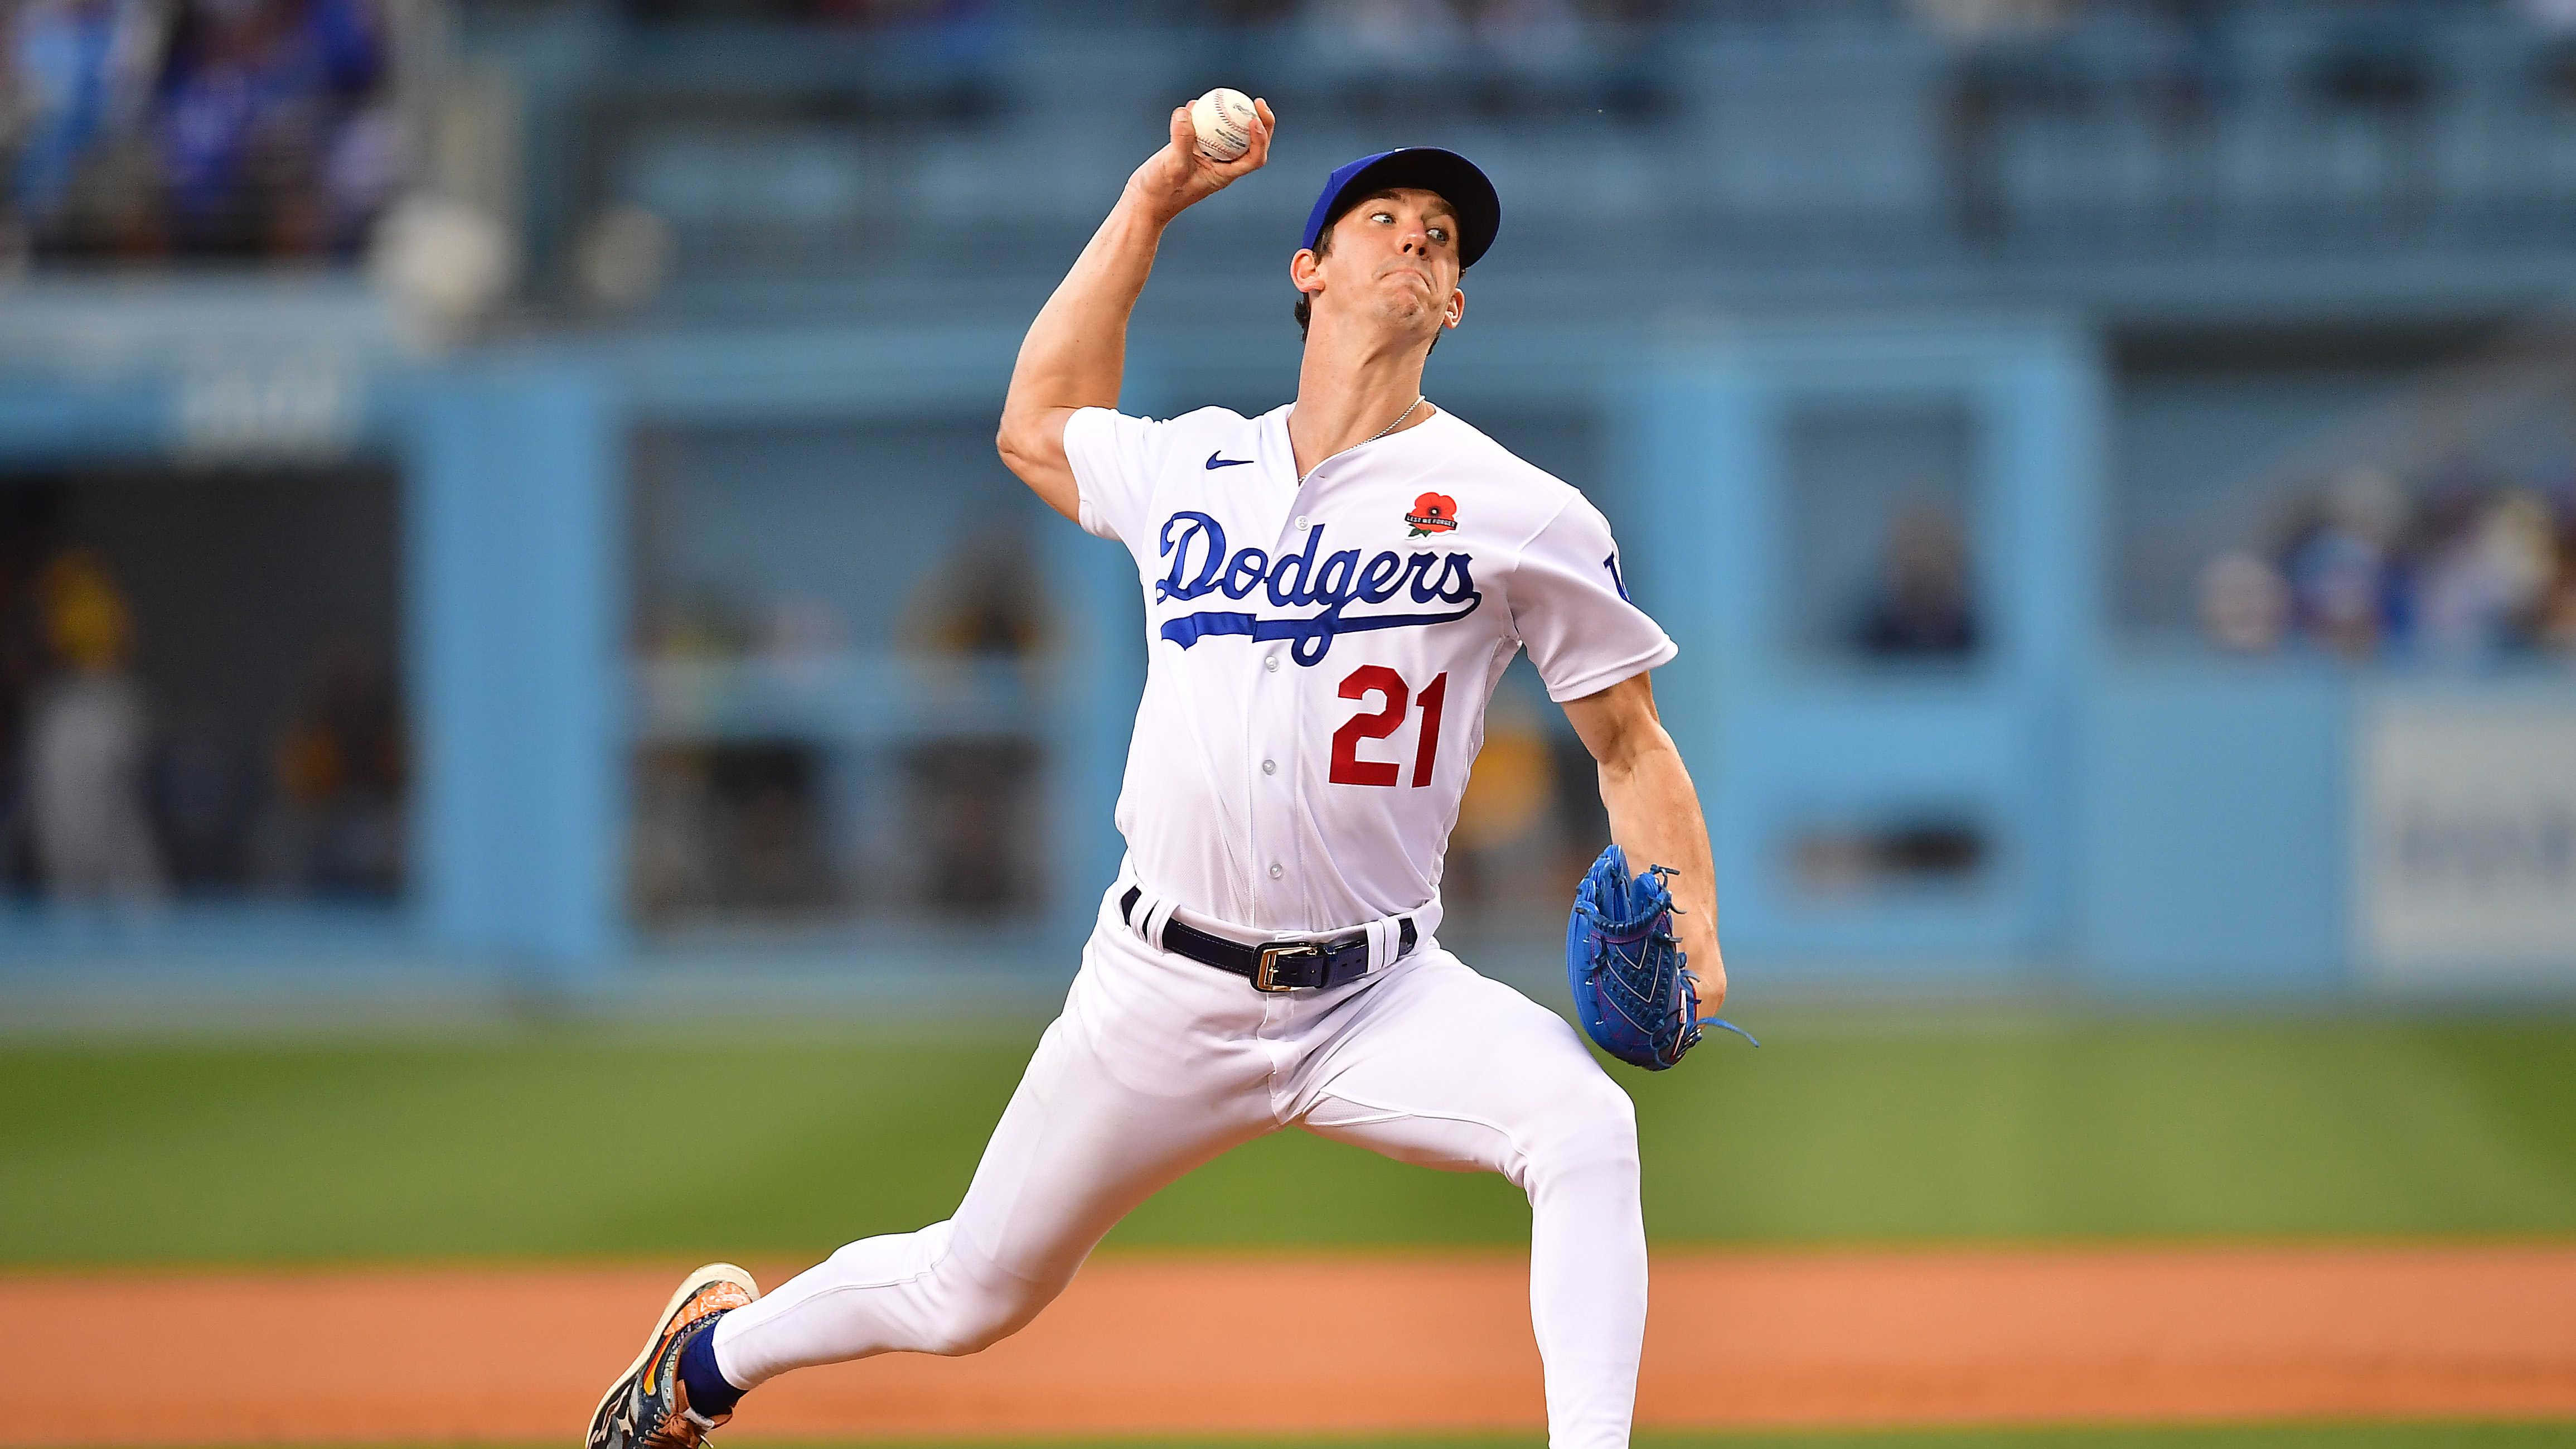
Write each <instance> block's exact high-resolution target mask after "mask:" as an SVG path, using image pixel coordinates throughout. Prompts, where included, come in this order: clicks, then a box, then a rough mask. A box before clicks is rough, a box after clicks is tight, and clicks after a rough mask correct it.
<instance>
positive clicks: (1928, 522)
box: [1858, 503, 1977, 658]
mask: <svg viewBox="0 0 2576 1449" xmlns="http://www.w3.org/2000/svg"><path fill="white" fill-rule="evenodd" d="M1858 642H1859V644H1860V647H1861V649H1862V650H1863V651H1864V652H1866V653H1869V654H1873V655H1877V656H1880V657H1882V658H1902V657H1913V658H1942V657H1947V658H1956V657H1959V656H1962V655H1966V654H1969V653H1972V652H1974V651H1975V649H1976V647H1977V619H1976V611H1975V608H1974V606H1973V603H1972V601H1971V599H1970V597H1969V580H1968V545H1967V539H1966V537H1965V535H1964V533H1963V532H1962V530H1961V529H1960V526H1959V520H1958V518H1957V517H1956V516H1955V515H1953V514H1952V513H1951V511H1950V510H1949V509H1948V508H1946V507H1943V506H1941V505H1939V504H1934V503H1915V504H1912V505H1909V506H1908V507H1906V508H1903V509H1901V510H1899V511H1898V512H1897V514H1896V516H1895V517H1894V518H1892V519H1890V520H1889V522H1888V526H1887V540H1886V543H1885V545H1884V547H1883V551H1882V554H1881V557H1880V563H1879V582H1878V593H1877V595H1876V597H1874V598H1872V599H1871V600H1870V602H1869V606H1868V608H1867V610H1866V611H1865V612H1864V613H1863V615H1862V617H1861V623H1860V630H1859V640H1858Z"/></svg>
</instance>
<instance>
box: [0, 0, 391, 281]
mask: <svg viewBox="0 0 2576 1449" xmlns="http://www.w3.org/2000/svg"><path fill="white" fill-rule="evenodd" d="M9 41H10V44H9V52H8V56H7V62H8V66H9V71H10V76H9V79H10V80H11V82H12V85H11V87H10V90H11V91H12V92H13V93H15V94H17V95H18V96H20V97H21V98H22V99H21V100H20V102H19V104H18V105H17V106H16V107H15V108H14V109H16V110H17V111H18V112H19V113H20V114H19V116H18V118H17V119H18V125H17V126H16V128H15V129H16V131H17V141H16V145H15V149H14V160H13V162H12V165H11V168H10V173H9V181H10V186H9V198H8V199H9V208H10V210H11V212H12V213H14V215H15V216H16V218H17V220H18V223H19V225H20V226H22V227H23V228H24V229H25V230H26V231H27V232H28V234H29V236H30V237H31V239H32V242H33V244H34V247H35V249H36V250H37V251H38V253H39V254H45V255H70V256H85V257H98V256H118V255H152V254H157V253H164V252H170V251H176V252H179V253H183V254H193V255H207V254H213V255H235V256H304V255H317V254H330V255H347V254H349V253H351V252H353V251H354V250H355V249H356V248H357V246H358V245H359V243H360V242H361V241H362V240H363V238H364V235H365V232H366V229H367V226H368V224H369V223H370V222H371V221H372V220H373V218H374V216H375V215H376V213H377V212H378V211H379V210H380V209H381V208H382V207H383V205H384V204H385V202H386V201H387V199H388V198H389V197H390V196H391V195H392V193H393V191H394V188H395V185H396V183H397V181H398V179H399V175H400V171H401V166H402V154H401V151H402V148H401V138H400V135H399V132H398V129H397V127H396V126H395V123H394V120H393V112H392V108H391V106H390V105H389V104H388V103H387V100H388V98H387V97H386V95H385V90H386V78H387V75H388V71H389V67H388V63H387V61H388V57H387V51H386V46H387V39H386V36H385V33H384V29H383V24H382V17H381V15H380V13H379V11H378V10H377V8H376V6H375V3H374V0H30V3H27V4H25V5H23V6H21V7H20V8H19V9H18V10H17V12H16V14H15V16H14V18H13V20H12V23H11V25H10V28H9Z"/></svg>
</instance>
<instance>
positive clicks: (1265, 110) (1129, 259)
mask: <svg viewBox="0 0 2576 1449" xmlns="http://www.w3.org/2000/svg"><path fill="white" fill-rule="evenodd" d="M1253 107H1254V109H1255V110H1256V111H1257V112H1258V113H1259V119H1258V121H1257V122H1256V123H1255V125H1254V127H1253V136H1252V148H1251V149H1250V150H1248V151H1246V152H1244V153H1243V155H1242V156H1240V157H1238V158H1236V159H1235V160H1232V161H1212V160H1210V159H1208V158H1207V157H1206V156H1204V155H1201V154H1200V153H1199V150H1198V137H1197V133H1196V132H1195V131H1194V130H1193V129H1192V128H1191V125H1190V113H1189V107H1187V106H1179V107H1175V108H1174V109H1173V111H1172V134H1171V139H1170V141H1169V142H1168V143H1167V144H1165V146H1164V147H1163V149H1162V150H1160V151H1157V152H1155V153H1154V154H1153V155H1152V156H1151V157H1148V158H1147V159H1146V161H1145V164H1144V165H1142V166H1139V167H1137V168H1136V172H1135V174H1134V175H1132V176H1130V177H1128V178H1127V186H1126V189H1125V190H1124V191H1122V192H1120V193H1119V196H1118V204H1117V205H1116V206H1114V207H1111V208H1110V211H1109V217H1108V219H1107V220H1105V221H1103V222H1101V224H1100V229H1099V230H1098V231H1096V232H1094V233H1092V237H1091V242H1090V244H1089V245H1087V246H1085V247H1084V248H1083V249H1082V255H1081V256H1079V257H1077V258H1075V259H1074V263H1073V269H1072V270H1071V271H1069V272H1067V273H1065V278H1064V280H1063V281H1062V282H1061V283H1058V284H1057V286H1056V289H1055V295H1054V296H1051V297H1049V298H1047V304H1046V306H1044V307H1043V308H1040V309H1039V311H1038V316H1037V320H1036V321H1034V322H1032V323H1030V324H1029V333H1028V336H1027V337H1025V338H1023V339H1022V340H1021V342H1020V358H1019V362H1018V363H1017V365H1015V366H1014V367H1013V368H1012V369H1011V391H1010V396H1009V397H1007V398H1006V399H1004V401H1003V403H1002V426H1001V431H1000V434H999V435H998V436H997V437H996V438H995V439H994V442H995V445H996V446H997V447H998V448H999V449H1000V450H1001V454H1002V462H1003V463H1004V464H1005V465H1006V466H1008V467H1009V468H1010V470H1011V471H1012V472H1013V473H1016V474H1018V475H1019V477H1020V481H1021V482H1023V483H1026V484H1028V485H1029V487H1030V488H1031V489H1032V490H1034V491H1035V492H1036V493H1037V495H1038V496H1039V497H1040V498H1043V499H1045V500H1046V502H1047V506H1049V507H1051V508H1053V509H1054V510H1055V511H1056V512H1058V513H1061V514H1063V515H1064V516H1065V517H1067V518H1078V517H1079V516H1080V510H1081V496H1080V492H1079V490H1078V489H1077V488H1076V486H1075V484H1074V478H1073V467H1072V465H1071V464H1070V463H1068V462H1067V461H1066V460H1065V455H1064V423H1065V419H1066V418H1069V417H1071V416H1072V415H1073V414H1074V412H1075V411H1076V410H1078V409H1081V408H1089V407H1101V408H1114V407H1116V406H1118V383H1119V378H1120V375H1121V374H1122V373H1124V372H1125V370H1126V366H1127V318H1128V315H1129V314H1130V313H1132V312H1133V311H1134V310H1135V308H1136V298H1137V295H1138V294H1139V293H1141V292H1143V291H1144V290H1145V278H1146V277H1147V276H1148V275H1150V274H1151V273H1152V272H1153V270H1154V251H1155V248H1156V247H1158V246H1160V245H1161V243H1162V239H1163V228H1165V227H1167V226H1169V225H1171V222H1172V218H1174V217H1176V216H1179V215H1180V214H1181V213H1182V212H1183V211H1185V210H1187V209H1188V208H1189V207H1191V206H1193V205H1195V204H1197V203H1198V202H1201V201H1204V200H1206V199H1207V198H1208V197H1211V196H1214V195H1215V194H1216V193H1217V192H1219V191H1222V190H1224V189H1225V188H1226V187H1227V186H1229V185H1231V184H1233V182H1234V181H1235V179H1236V178H1237V177H1240V176H1244V175H1248V174H1249V173H1251V172H1254V171H1257V170H1259V169H1260V168H1261V167H1262V165H1263V164H1264V163H1265V162H1267V161H1268V160H1269V159H1270V133H1271V127H1272V125H1273V121H1272V117H1271V114H1270V105H1269V103H1268V102H1267V101H1255V102H1254V103H1253Z"/></svg>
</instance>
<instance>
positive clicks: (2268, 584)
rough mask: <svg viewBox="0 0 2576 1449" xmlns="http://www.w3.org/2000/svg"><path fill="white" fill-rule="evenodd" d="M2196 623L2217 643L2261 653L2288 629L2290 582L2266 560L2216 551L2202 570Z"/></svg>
mask: <svg viewBox="0 0 2576 1449" xmlns="http://www.w3.org/2000/svg"><path fill="white" fill-rule="evenodd" d="M2200 621H2201V627H2203V628H2204V629H2207V630H2208V631H2209V637H2210V639H2211V640H2212V641H2213V642H2215V643H2217V644H2218V645H2219V646H2220V647H2222V648H2226V649H2232V650H2235V651H2237V652H2238V653H2243V654H2260V653H2262V652H2263V651H2264V650H2267V649H2270V648H2273V647H2274V646H2276V645H2278V644H2279V643H2280V642H2281V638H2282V636H2283V635H2284V634H2286V633H2287V632H2288V630H2289V625H2290V586H2289V584H2288V583H2287V582H2285V581H2284V580H2283V579H2282V577H2281V571H2280V570H2279V569H2276V568H2274V567H2272V564H2271V561H2270V560H2268V559H2265V558H2261V557H2258V556H2257V555H2255V554H2251V553H2246V552H2241V551H2240V552H2236V553H2225V554H2220V555H2219V556H2218V557H2217V558H2216V559H2213V560H2212V561H2211V562H2210V565H2209V567H2208V568H2207V569H2205V570H2203V571H2202V572H2201V576H2200Z"/></svg>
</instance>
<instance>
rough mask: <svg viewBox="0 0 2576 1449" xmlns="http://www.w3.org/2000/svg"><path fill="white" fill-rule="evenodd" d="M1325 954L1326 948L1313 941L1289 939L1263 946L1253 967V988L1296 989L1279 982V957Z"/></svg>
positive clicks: (1270, 990) (1275, 990) (1272, 989)
mask: <svg viewBox="0 0 2576 1449" xmlns="http://www.w3.org/2000/svg"><path fill="white" fill-rule="evenodd" d="M1323 954H1324V948H1323V947H1321V946H1318V945H1316V944H1315V943H1314V942H1312V941H1289V942H1285V943H1283V944H1276V945H1269V946H1263V947H1261V948H1260V954H1259V955H1258V956H1257V957H1256V958H1255V960H1254V965H1253V968H1252V989H1253V990H1255V991H1269V992H1280V991H1294V990H1296V989H1297V988H1296V987H1294V986H1282V985H1280V984H1279V981H1278V975H1277V967H1278V963H1279V958H1280V957H1282V956H1321V955H1323Z"/></svg>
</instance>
